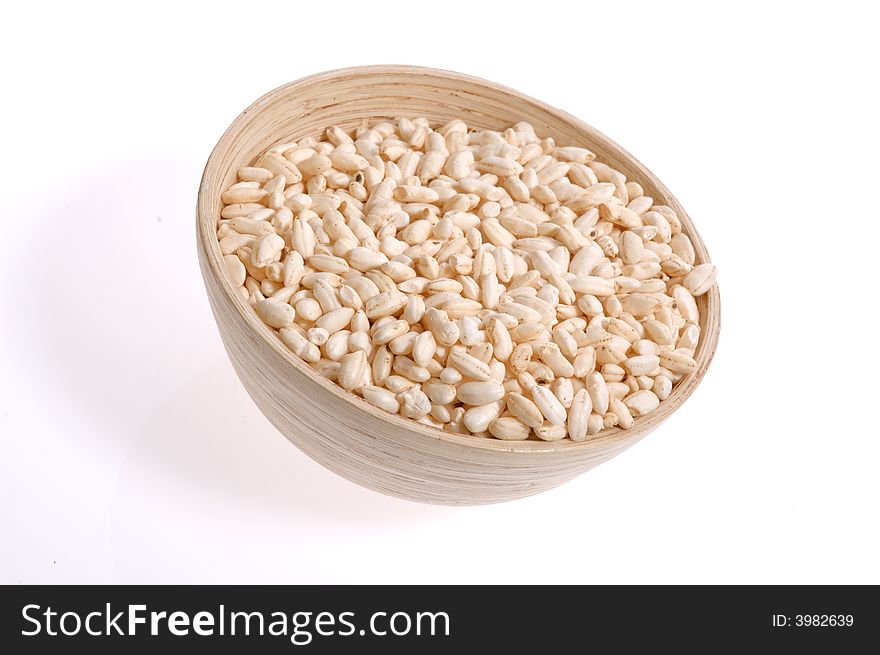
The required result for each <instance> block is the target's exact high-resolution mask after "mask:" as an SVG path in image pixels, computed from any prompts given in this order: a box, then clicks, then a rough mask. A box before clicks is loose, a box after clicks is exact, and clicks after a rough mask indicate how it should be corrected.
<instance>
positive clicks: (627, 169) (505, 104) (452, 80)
mask: <svg viewBox="0 0 880 655" xmlns="http://www.w3.org/2000/svg"><path fill="white" fill-rule="evenodd" d="M399 116H406V117H410V118H416V117H419V116H424V117H426V118H428V119H429V120H430V121H431V123H432V124H434V123H445V122H446V121H449V120H451V119H454V118H460V119H462V120H464V121H465V122H466V123H467V124H468V125H469V126H474V127H478V128H487V129H503V128H505V127H508V126H510V125H512V124H514V123H516V122H518V121H523V120H524V121H529V122H530V123H532V125H534V127H535V131H536V132H537V134H538V135H539V136H550V137H553V138H554V139H555V140H556V142H557V144H559V145H578V146H583V147H586V148H589V149H590V150H592V151H593V152H595V153H596V157H597V159H598V160H599V161H602V162H604V163H606V164H608V165H610V166H612V167H613V168H616V169H617V170H619V171H621V172H622V173H624V174H625V175H626V176H627V179H630V180H634V181H637V182H638V183H639V184H641V185H642V187H643V188H644V190H645V193H646V195H649V196H651V197H653V198H654V199H655V201H657V203H658V204H666V205H668V206H670V207H671V208H672V209H673V210H675V212H676V213H677V214H678V216H679V217H680V219H681V222H682V225H683V229H684V231H685V232H686V233H687V235H688V236H689V237H690V238H691V241H692V242H693V245H694V249H695V251H696V253H697V261H699V262H706V261H709V256H708V253H707V251H706V248H705V245H704V244H703V242H702V240H701V239H700V236H699V234H698V233H697V231H696V229H695V228H694V226H693V224H692V222H691V220H690V218H689V217H688V215H687V213H686V212H685V211H684V209H683V208H682V207H681V205H680V204H679V203H678V201H677V200H676V199H675V198H674V197H673V196H672V194H671V193H670V192H669V191H668V190H667V189H666V187H665V186H663V184H662V183H661V182H660V181H659V180H657V178H656V177H654V175H653V174H652V173H651V172H650V171H648V170H647V169H646V168H645V167H644V166H643V165H642V164H641V163H640V162H638V161H637V160H636V159H635V158H634V157H633V156H632V155H630V154H629V153H627V152H626V151H625V150H623V149H622V148H621V147H620V146H618V145H617V144H615V143H614V142H613V141H611V140H610V139H608V138H607V137H606V136H604V135H603V134H601V133H600V132H598V131H596V130H595V129H593V128H592V127H590V126H589V125H587V124H586V123H584V122H582V121H580V120H578V119H577V118H575V117H573V116H571V115H569V114H567V113H565V112H563V111H561V110H559V109H556V108H554V107H551V106H549V105H546V104H544V103H542V102H540V101H537V100H535V99H533V98H529V97H528V96H525V95H523V94H521V93H519V92H517V91H514V90H512V89H508V88H506V87H503V86H500V85H497V84H494V83H492V82H488V81H485V80H481V79H478V78H474V77H470V76H466V75H461V74H458V73H453V72H449V71H440V70H434V69H427V68H417V67H410V66H367V67H359V68H349V69H342V70H337V71H330V72H327V73H321V74H318V75H314V76H311V77H307V78H304V79H301V80H298V81H296V82H292V83H290V84H287V85H285V86H282V87H279V88H278V89H275V90H274V91H271V92H269V93H268V94H266V95H264V96H263V97H262V98H260V99H259V100H257V101H256V102H255V103H254V104H253V105H251V106H250V107H249V108H248V109H246V110H245V111H244V112H243V113H242V114H241V115H240V116H239V117H238V118H237V119H236V120H235V122H234V123H233V124H232V125H231V126H230V127H229V129H228V130H227V131H226V133H225V134H224V135H223V137H222V138H221V139H220V141H219V142H218V144H217V146H216V147H215V149H214V151H213V152H212V154H211V156H210V158H209V160H208V164H207V166H206V168H205V172H204V175H203V178H202V183H201V186H200V188H199V199H198V223H199V224H198V231H199V235H198V236H199V241H200V247H202V248H204V254H205V255H206V257H207V265H208V266H209V267H210V269H211V274H212V276H213V277H214V278H215V279H216V280H217V281H218V282H219V284H220V285H221V286H222V288H223V289H224V291H225V292H226V294H227V295H228V296H229V299H230V302H231V303H233V304H234V305H235V306H236V308H237V309H238V311H239V312H240V314H241V318H242V320H243V321H247V322H249V323H251V324H252V325H253V327H254V329H256V330H258V331H259V332H260V333H261V334H262V335H263V336H264V338H265V339H266V341H267V342H268V344H269V345H270V346H271V347H273V348H275V349H277V350H278V351H279V352H281V353H282V354H283V355H284V356H285V358H286V359H288V360H289V361H290V364H291V366H297V367H299V368H300V369H302V370H304V371H306V372H307V373H308V374H309V376H310V377H311V378H313V379H314V381H315V382H316V383H317V384H319V385H321V386H322V387H324V388H325V389H326V390H327V392H328V393H335V394H343V395H344V396H345V397H346V398H347V399H348V400H349V401H350V402H352V403H354V404H356V405H359V406H361V407H362V409H363V410H364V411H370V412H381V410H377V409H375V408H374V407H372V406H371V405H369V404H368V403H366V401H363V400H362V399H360V398H358V397H357V396H355V395H354V394H351V393H348V392H346V391H344V390H343V389H341V388H340V387H338V386H337V385H336V384H334V383H333V382H331V381H329V380H327V379H326V378H324V377H323V376H320V375H319V374H317V373H316V372H314V371H313V370H312V369H311V368H310V367H308V366H306V365H305V364H304V363H303V362H302V361H301V360H300V359H299V358H297V357H296V356H295V355H293V354H292V353H291V352H290V351H289V350H288V349H287V348H286V347H285V346H284V345H283V343H282V342H281V340H280V339H279V338H278V337H277V335H276V334H275V333H274V332H273V331H272V330H271V329H270V328H268V327H267V326H265V325H264V324H263V323H262V322H260V321H259V320H257V319H255V316H256V315H255V313H254V312H253V310H252V309H251V308H250V307H249V306H248V305H247V303H246V302H245V301H244V300H242V298H241V297H240V296H239V294H238V293H236V291H235V289H233V287H232V284H231V283H230V282H229V280H228V279H227V276H226V274H225V268H224V266H223V262H222V255H221V253H220V249H219V246H218V244H217V239H216V236H215V234H216V223H217V220H218V219H219V216H220V209H221V203H220V192H221V190H222V189H225V188H226V187H227V186H228V185H230V184H232V183H233V182H234V181H235V179H236V177H235V176H236V172H237V170H238V168H239V167H241V166H246V165H249V164H252V163H253V162H254V161H255V160H256V159H257V157H258V156H259V155H261V154H262V153H263V152H264V151H265V150H266V149H267V148H269V147H270V146H272V145H274V144H276V143H278V142H281V141H296V140H299V139H302V138H304V137H307V136H315V137H317V136H319V135H321V134H322V132H323V131H324V129H325V128H326V127H327V126H329V125H338V126H339V127H341V128H343V129H345V130H351V129H354V128H355V127H357V126H358V125H360V124H361V123H362V122H363V121H376V120H378V119H382V118H393V117H399ZM697 305H698V307H699V310H700V329H701V337H700V343H699V345H698V347H697V351H696V353H695V359H696V361H697V371H696V372H695V373H694V374H692V375H690V376H688V377H687V378H685V379H684V380H682V381H681V382H679V383H678V384H677V385H676V386H675V388H674V389H673V392H672V394H671V395H670V396H669V398H667V400H665V401H664V402H662V403H661V405H660V407H659V408H658V409H657V410H655V411H654V412H652V413H651V414H649V415H648V416H644V417H640V418H637V419H636V423H635V427H634V428H632V429H631V430H629V431H624V430H620V429H618V428H613V429H611V430H605V431H603V432H601V433H600V434H599V435H597V436H596V437H593V438H591V439H588V440H586V441H584V442H580V443H574V442H571V441H570V440H568V439H566V440H564V441H560V442H543V441H531V440H529V441H519V442H506V441H502V440H498V439H492V438H486V437H470V436H463V435H455V434H451V433H447V432H442V431H441V430H438V429H436V428H432V427H429V426H425V425H422V424H418V423H415V422H414V421H410V420H408V419H405V418H403V417H400V416H396V415H391V414H388V413H385V412H382V414H383V415H384V416H385V417H386V418H387V420H389V421H392V422H394V423H397V424H398V426H399V427H402V428H405V429H409V430H411V431H412V432H414V433H419V434H422V435H425V436H428V437H431V438H435V439H436V438H439V439H444V440H447V441H452V442H455V443H459V444H461V445H462V446H470V447H473V446H476V447H480V448H490V449H495V450H505V451H541V450H553V451H558V450H560V449H568V448H584V447H589V444H591V443H596V442H597V441H603V442H606V441H608V440H615V439H622V438H623V435H624V434H626V433H632V432H633V431H634V430H635V431H640V432H644V433H647V432H649V431H650V430H652V429H653V428H654V427H656V426H657V425H659V424H660V423H662V422H663V421H664V420H665V419H666V418H667V417H668V416H669V415H670V414H671V413H672V412H673V411H675V409H677V408H678V407H679V406H680V405H681V404H682V403H683V402H684V400H685V399H686V398H687V397H688V396H689V395H690V394H691V392H692V391H693V390H694V388H695V387H696V386H697V384H698V383H699V381H700V379H701V378H702V377H703V375H704V374H705V372H706V369H707V367H708V365H709V363H710V361H711V359H712V355H713V354H714V351H715V347H716V345H717V340H718V328H719V319H720V299H719V294H718V290H717V286H716V287H713V289H712V290H711V291H710V292H708V293H706V294H704V295H702V296H700V297H698V298H697Z"/></svg>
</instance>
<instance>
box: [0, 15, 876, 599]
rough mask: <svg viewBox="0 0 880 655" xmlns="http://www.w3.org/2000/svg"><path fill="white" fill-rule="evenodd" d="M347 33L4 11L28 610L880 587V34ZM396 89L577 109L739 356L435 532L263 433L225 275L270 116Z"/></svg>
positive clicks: (17, 549)
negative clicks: (642, 175) (463, 90)
mask: <svg viewBox="0 0 880 655" xmlns="http://www.w3.org/2000/svg"><path fill="white" fill-rule="evenodd" d="M346 5H348V3H340V2H333V3H278V4H272V5H265V4H262V3H243V2H237V3H231V4H225V5H220V4H216V3H210V4H208V3H206V4H205V5H204V6H202V7H200V8H198V7H196V6H191V5H190V3H182V2H178V3H173V4H170V5H162V6H160V5H158V4H157V3H149V4H143V5H138V8H136V9H135V8H132V6H130V5H128V4H127V3H122V4H120V3H114V4H110V5H107V6H89V7H88V8H86V7H83V6H80V5H79V3H73V4H70V3H68V4H67V5H63V6H54V7H53V6H46V5H45V4H44V3H16V4H15V5H14V8H11V9H10V8H7V9H6V10H5V15H4V29H3V39H2V40H0V58H2V61H3V73H2V76H3V84H2V89H3V96H4V99H3V102H2V105H0V112H2V121H0V155H2V156H0V180H2V189H3V193H2V198H0V222H2V230H0V244H2V257H0V280H2V285H0V320H2V322H0V349H2V350H0V367H2V368H0V434H2V442H0V443H2V453H0V485H2V487H0V492H2V493H0V503H2V505H0V535H2V536H0V582H5V583H19V582H27V583H48V582H111V583H135V582H215V583H216V582H235V583H245V582H251V583H274V582H279V583H280V582H289V583H297V582H322V583H323V582H409V583H427V582H450V583H451V582H474V583H484V582H485V583H488V582H494V583H513V582H528V583H537V582H548V583H550V582H552V583H563V582H584V583H600V582H605V583H631V582H633V583H634V582H648V583H657V582H667V583H669V582H671V583H678V582H681V583H685V582H694V583H721V582H726V583H743V582H762V583H783V582H789V583H812V582H815V583H832V582H833V583H867V582H871V583H880V564H878V557H877V553H878V552H880V529H878V507H877V504H878V502H877V501H878V495H880V494H878V492H880V485H878V476H877V463H878V457H880V429H878V418H877V415H876V410H877V407H878V375H880V367H878V357H877V350H878V346H877V344H878V340H877V336H876V330H877V320H878V311H877V307H878V301H877V298H878V292H877V279H878V277H877V270H878V268H877V259H878V247H877V244H878V226H880V223H878V213H880V212H878V204H880V202H878V198H880V195H878V190H877V181H878V173H880V170H878V152H880V137H878V134H880V132H878V115H880V104H878V101H877V78H876V75H877V71H876V65H877V63H878V60H880V51H878V45H877V37H876V33H875V32H876V30H875V28H876V25H877V20H876V17H875V16H872V15H869V14H868V13H867V11H868V10H866V9H863V8H860V7H866V6H868V3H863V4H855V3H853V4H852V5H848V4H847V3H843V2H836V3H833V5H828V4H827V3H823V4H821V5H818V4H817V5H816V6H812V3H792V4H791V5H790V6H789V7H787V8H786V6H785V5H784V4H782V3H769V2H762V3H760V4H757V5H755V6H749V4H748V3H736V4H735V5H731V6H730V8H722V7H719V6H715V3H694V4H693V5H690V6H688V5H669V4H668V3H645V4H644V5H635V4H625V3H616V2H615V3H611V2H603V3H589V4H588V3H565V4H563V3H559V2H547V1H542V2H540V3H535V4H520V3H513V2H504V3H480V2H473V1H469V2H444V3H433V2H432V3H423V4H422V3H415V2H383V3H379V4H376V3H373V4H371V3H364V2H358V3H351V5H350V6H346ZM368 63H408V64H419V65H427V66H434V67H438V68H447V69H452V70H457V71H460V72H465V73H470V74H473V75H477V76H480V77H485V78H488V79H491V80H494V81H497V82H500V83H502V84H506V85H508V86H512V87H514V88H516V89H519V90H521V91H523V92H525V93H528V94H530V95H532V96H535V97H537V98H541V99H543V100H545V101H547V102H549V103H551V104H554V105H556V106H559V107H561V108H563V109H565V110H567V111H569V112H571V113H573V114H575V115H576V116H578V117H580V118H582V119H584V120H585V121H587V122H588V123H590V124H592V125H593V126H595V127H597V128H598V129H600V130H601V131H603V132H605V133H606V134H608V135H609V136H610V137H611V138H613V139H615V140H616V141H617V142H618V143H620V144H621V145H623V146H624V147H625V148H627V149H628V150H630V151H631V152H633V153H634V154H635V155H636V156H637V157H638V158H639V159H641V160H642V161H643V162H644V163H645V164H646V165H647V166H648V167H649V168H651V169H652V170H653V171H654V172H655V173H656V174H657V175H658V176H659V177H660V178H661V179H662V180H664V182H665V183H666V184H667V185H668V186H669V187H670V188H671V189H672V190H673V192H674V193H675V194H676V195H677V196H678V198H679V200H680V201H681V202H682V204H683V205H684V206H685V207H686V208H687V209H688V211H689V213H690V214H691V216H692V217H693V218H694V220H695V221H696V223H697V225H698V227H699V229H700V232H701V234H702V236H703V238H704V240H705V241H706V243H707V245H708V247H709V250H710V252H711V254H712V256H713V260H714V261H715V263H716V264H717V265H718V267H719V269H720V276H719V282H720V288H721V293H722V307H723V326H722V334H721V341H720V346H719V349H718V353H717V356H716V359H715V362H714V364H713V365H712V368H711V370H710V371H709V374H708V375H707V376H706V378H705V379H704V381H703V383H702V385H701V386H700V388H699V389H698V390H697V391H696V392H695V393H694V394H693V396H692V397H691V398H690V400H689V401H688V402H687V403H686V405H685V406H684V407H683V408H682V409H681V410H680V411H679V412H677V413H676V414H675V416H673V417H672V418H671V419H670V420H669V421H668V422H667V423H666V424H665V425H663V426H662V427H661V428H660V429H659V430H657V431H656V432H655V433H654V434H652V435H651V436H650V437H648V438H647V439H646V440H645V441H643V442H642V443H640V444H639V445H637V446H636V447H634V448H633V449H631V450H630V451H628V452H626V453H624V454H623V455H621V456H619V457H617V458H616V459H614V460H612V461H611V462H609V463H607V464H604V465H603V466H601V467H599V468H598V469H596V470H594V471H592V472H589V473H587V474H586V475H584V476H582V477H581V478H580V479H578V480H576V481H574V482H571V483H569V484H567V485H565V486H564V487H562V488H559V489H557V490H554V491H551V492H549V493H545V494H543V495H541V496H538V497H534V498H530V499H526V500H522V501H518V502H513V503H508V504H504V505H499V506H489V507H473V508H463V509H462V508H458V509H456V508H445V507H431V506H422V505H418V504H414V503H409V502H405V501H400V500H396V499H392V498H386V497H383V496H380V495H377V494H375V493H373V492H370V491H366V490H363V489H361V488H359V487H356V486H354V485H352V484H350V483H349V482H346V481H344V480H342V479H340V478H338V477H336V476H335V475H333V474H331V473H329V472H327V471H325V470H324V469H322V468H321V467H319V466H318V465H316V464H314V463H313V462H311V461H310V460H309V459H307V458H306V457H305V456H304V455H302V454H300V453H299V451H297V450H296V449H295V448H294V447H293V446H291V445H289V444H288V442H287V441H286V440H285V439H284V438H283V437H282V436H280V435H279V434H278V433H277V432H276V431H275V430H274V429H273V428H272V426H271V425H270V424H269V423H268V422H267V421H266V420H265V419H264V418H263V417H262V415H261V414H260V413H259V412H258V411H257V409H256V408H255V407H254V405H253V404H252V403H251V401H250V399H249V398H248V396H247V395H246V393H245V391H244V389H243V388H242V387H241V386H240V384H239V383H238V380H237V379H236V377H235V374H234V373H233V371H232V368H231V367H230V365H229V363H228V361H227V359H226V356H225V353H224V351H223V349H222V346H221V343H220V339H219V337H218V333H217V329H216V327H215V325H214V322H213V319H212V316H211V313H210V310H209V308H208V303H207V302H206V298H205V293H204V289H203V286H202V281H201V277H200V275H199V271H198V267H197V264H196V255H195V241H194V208H195V199H196V191H197V188H198V182H199V177H200V175H201V171H202V168H203V166H204V163H205V161H206V159H207V157H208V154H209V153H210V151H211V149H212V147H213V146H214V144H215V142H216V140H217V139H218V138H219V136H220V134H221V133H222V132H223V130H224V129H225V128H226V127H227V126H228V124H229V123H230V122H231V121H232V120H233V119H234V118H235V116H236V115H237V114H238V113H239V112H240V111H241V110H242V109H243V108H245V107H246V106H247V105H248V104H249V103H250V102H251V101H253V100H254V99H256V98H257V97H258V96H259V95H261V94H263V93H264V92H266V91H268V90H270V89H272V88H274V87H276V86H278V85H281V84H283V83H285V82H288V81H291V80H294V79H297V78H300V77H302V76H305V75H308V74H311V73H315V72H319V71H321V70H326V69H332V68H338V67H343V66H349V65H359V64H368ZM872 298H873V300H872Z"/></svg>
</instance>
